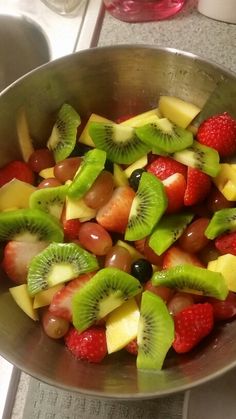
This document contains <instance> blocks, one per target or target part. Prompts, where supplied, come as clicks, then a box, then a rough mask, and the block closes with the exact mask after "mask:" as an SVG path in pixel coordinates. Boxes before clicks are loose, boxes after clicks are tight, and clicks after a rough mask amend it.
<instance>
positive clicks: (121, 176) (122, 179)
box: [113, 163, 129, 187]
mask: <svg viewBox="0 0 236 419" xmlns="http://www.w3.org/2000/svg"><path fill="white" fill-rule="evenodd" d="M113 178H114V184H115V186H116V187H118V186H126V185H128V184H129V182H128V178H127V176H126V174H125V171H124V170H122V169H121V167H120V166H119V165H118V164H116V163H114V170H113Z"/></svg>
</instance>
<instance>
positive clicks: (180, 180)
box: [163, 173, 186, 214]
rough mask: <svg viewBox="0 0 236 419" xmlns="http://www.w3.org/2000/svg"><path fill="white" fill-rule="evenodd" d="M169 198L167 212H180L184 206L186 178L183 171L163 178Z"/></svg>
mask: <svg viewBox="0 0 236 419" xmlns="http://www.w3.org/2000/svg"><path fill="white" fill-rule="evenodd" d="M163 184H164V186H165V191H166V195H167V198H168V207H167V209H166V213H167V214H173V213H175V212H178V211H179V210H181V208H183V206H184V195H185V190H186V180H185V177H184V176H183V175H182V174H181V173H175V174H174V175H171V176H169V177H168V178H166V179H165V180H163Z"/></svg>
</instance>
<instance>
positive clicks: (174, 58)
mask: <svg viewBox="0 0 236 419" xmlns="http://www.w3.org/2000/svg"><path fill="white" fill-rule="evenodd" d="M224 78H225V79H233V80H235V79H236V76H235V75H233V74H231V73H229V72H227V71H226V70H224V69H222V68H220V67H218V66H216V65H215V64H212V63H210V62H207V61H206V60H202V59H200V58H199V57H196V56H194V55H191V54H187V53H184V52H180V51H176V50H171V49H156V48H153V47H148V46H117V47H107V48H97V49H92V50H87V51H83V52H81V53H77V54H75V55H71V56H67V57H65V58H63V59H60V60H58V61H54V62H51V63H50V64H46V65H44V66H43V67H41V68H39V69H37V70H35V71H33V72H31V73H30V74H28V75H27V76H25V77H23V78H21V79H20V80H18V81H17V82H16V83H14V84H13V85H11V86H10V87H9V88H8V89H6V90H5V91H4V92H3V93H2V94H1V95H0V144H1V148H0V149H1V155H0V164H4V163H6V162H7V161H10V160H11V159H16V158H19V157H20V151H19V147H18V142H17V129H16V120H17V115H18V113H19V111H20V110H21V109H22V108H24V110H25V112H26V115H27V118H28V122H29V127H30V133H31V136H32V138H33V139H34V143H35V145H36V147H37V146H40V145H41V146H42V145H43V144H45V143H46V140H47V138H48V136H49V133H50V129H51V126H52V122H53V118H54V115H55V112H56V111H57V110H58V109H59V107H60V106H61V105H62V104H63V103H64V102H69V103H70V104H71V105H73V106H74V107H75V108H76V109H77V110H78V112H79V113H80V114H81V116H82V118H83V117H86V116H88V115H89V114H90V113H91V112H96V113H99V114H101V115H104V116H107V117H109V118H111V119H112V118H115V117H117V116H120V115H125V114H129V113H132V114H133V113H139V112H141V111H145V110H148V109H150V108H151V107H154V106H156V104H157V101H158V97H159V95H160V94H170V95H176V96H179V97H181V98H182V99H185V100H189V101H192V102H194V103H195V104H196V105H199V106H203V104H204V103H205V101H206V99H207V98H208V96H209V94H210V93H211V92H212V91H213V90H214V88H215V87H216V86H217V83H218V82H219V81H221V80H222V79H224ZM1 276H4V275H3V273H2V274H1ZM0 284H1V288H0V353H1V355H2V356H4V357H5V358H6V359H7V360H9V361H10V362H12V363H13V364H15V365H16V366H18V367H19V368H20V369H22V370H24V371H25V372H27V373H29V374H31V375H33V376H34V377H37V378H38V379H40V380H43V381H45V382H47V383H49V384H51V385H55V386H59V387H61V388H64V389H67V390H73V391H77V392H80V393H84V394H90V395H94V396H99V397H112V398H117V399H131V398H132V399H135V398H136V399H144V398H152V397H160V396H163V395H167V394H171V393H175V392H177V391H181V390H186V389H189V388H191V387H193V386H196V385H199V384H201V383H203V382H206V381H208V380H211V379H213V378H215V377H217V376H219V375H220V374H222V373H224V372H226V371H227V370H229V369H230V368H232V367H233V366H235V365H236V322H231V323H229V324H225V325H223V326H219V327H218V328H217V329H215V331H214V332H213V333H212V335H211V336H210V337H209V338H208V339H206V340H205V341H204V342H203V343H202V345H201V346H200V347H199V348H198V349H196V350H194V351H192V352H191V354H189V355H182V356H181V355H179V356H176V355H175V354H174V353H170V354H169V356H168V358H167V359H166V362H165V365H164V369H163V370H162V371H161V372H157V373H147V372H139V371H137V369H136V367H135V362H134V359H133V357H132V356H129V355H126V354H118V353H117V354H114V355H111V356H110V357H108V358H107V359H106V360H105V361H104V362H103V363H102V364H100V365H92V364H87V363H84V362H78V361H76V360H75V359H74V358H73V357H72V356H71V355H70V353H69V352H68V351H67V350H66V349H65V347H64V345H63V343H61V342H57V341H53V340H50V339H49V338H47V337H46V336H45V335H44V333H43V332H42V330H41V328H40V326H39V325H38V324H35V323H34V322H33V321H31V320H30V319H29V318H27V316H26V315H24V313H23V312H22V311H21V310H20V309H19V308H18V307H17V306H16V305H15V303H14V302H13V300H12V299H11V297H10V295H9V293H8V291H7V285H8V284H7V281H4V280H2V278H1V281H0Z"/></svg>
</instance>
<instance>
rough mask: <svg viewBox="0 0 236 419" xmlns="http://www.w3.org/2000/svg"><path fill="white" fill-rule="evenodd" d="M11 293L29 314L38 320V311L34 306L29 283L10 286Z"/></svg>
mask: <svg viewBox="0 0 236 419" xmlns="http://www.w3.org/2000/svg"><path fill="white" fill-rule="evenodd" d="M9 291H10V294H11V295H12V297H13V298H14V300H15V302H16V304H17V305H18V306H19V307H20V308H21V309H22V310H23V311H24V312H25V314H27V316H29V317H30V318H31V319H32V320H38V313H37V311H36V310H35V309H34V308H33V301H34V300H33V298H31V297H30V296H29V293H28V290H27V284H22V285H18V286H17V287H12V288H9Z"/></svg>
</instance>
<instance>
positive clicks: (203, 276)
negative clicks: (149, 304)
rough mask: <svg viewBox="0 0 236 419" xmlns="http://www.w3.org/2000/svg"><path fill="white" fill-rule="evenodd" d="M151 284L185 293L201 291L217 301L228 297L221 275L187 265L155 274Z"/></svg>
mask: <svg viewBox="0 0 236 419" xmlns="http://www.w3.org/2000/svg"><path fill="white" fill-rule="evenodd" d="M152 284H153V285H155V286H157V285H164V286H165V287H170V288H178V289H181V290H184V291H186V292H192V290H196V291H201V292H202V293H203V294H204V295H206V296H208V297H214V298H217V299H218V300H225V299H226V297H227V295H228V287H227V285H226V282H225V279H224V277H223V275H222V274H221V273H219V272H213V271H209V270H208V269H205V268H199V267H198V266H194V265H189V264H183V265H178V266H174V267H173V268H170V269H165V270H163V271H159V272H155V273H154V275H153V277H152Z"/></svg>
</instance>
